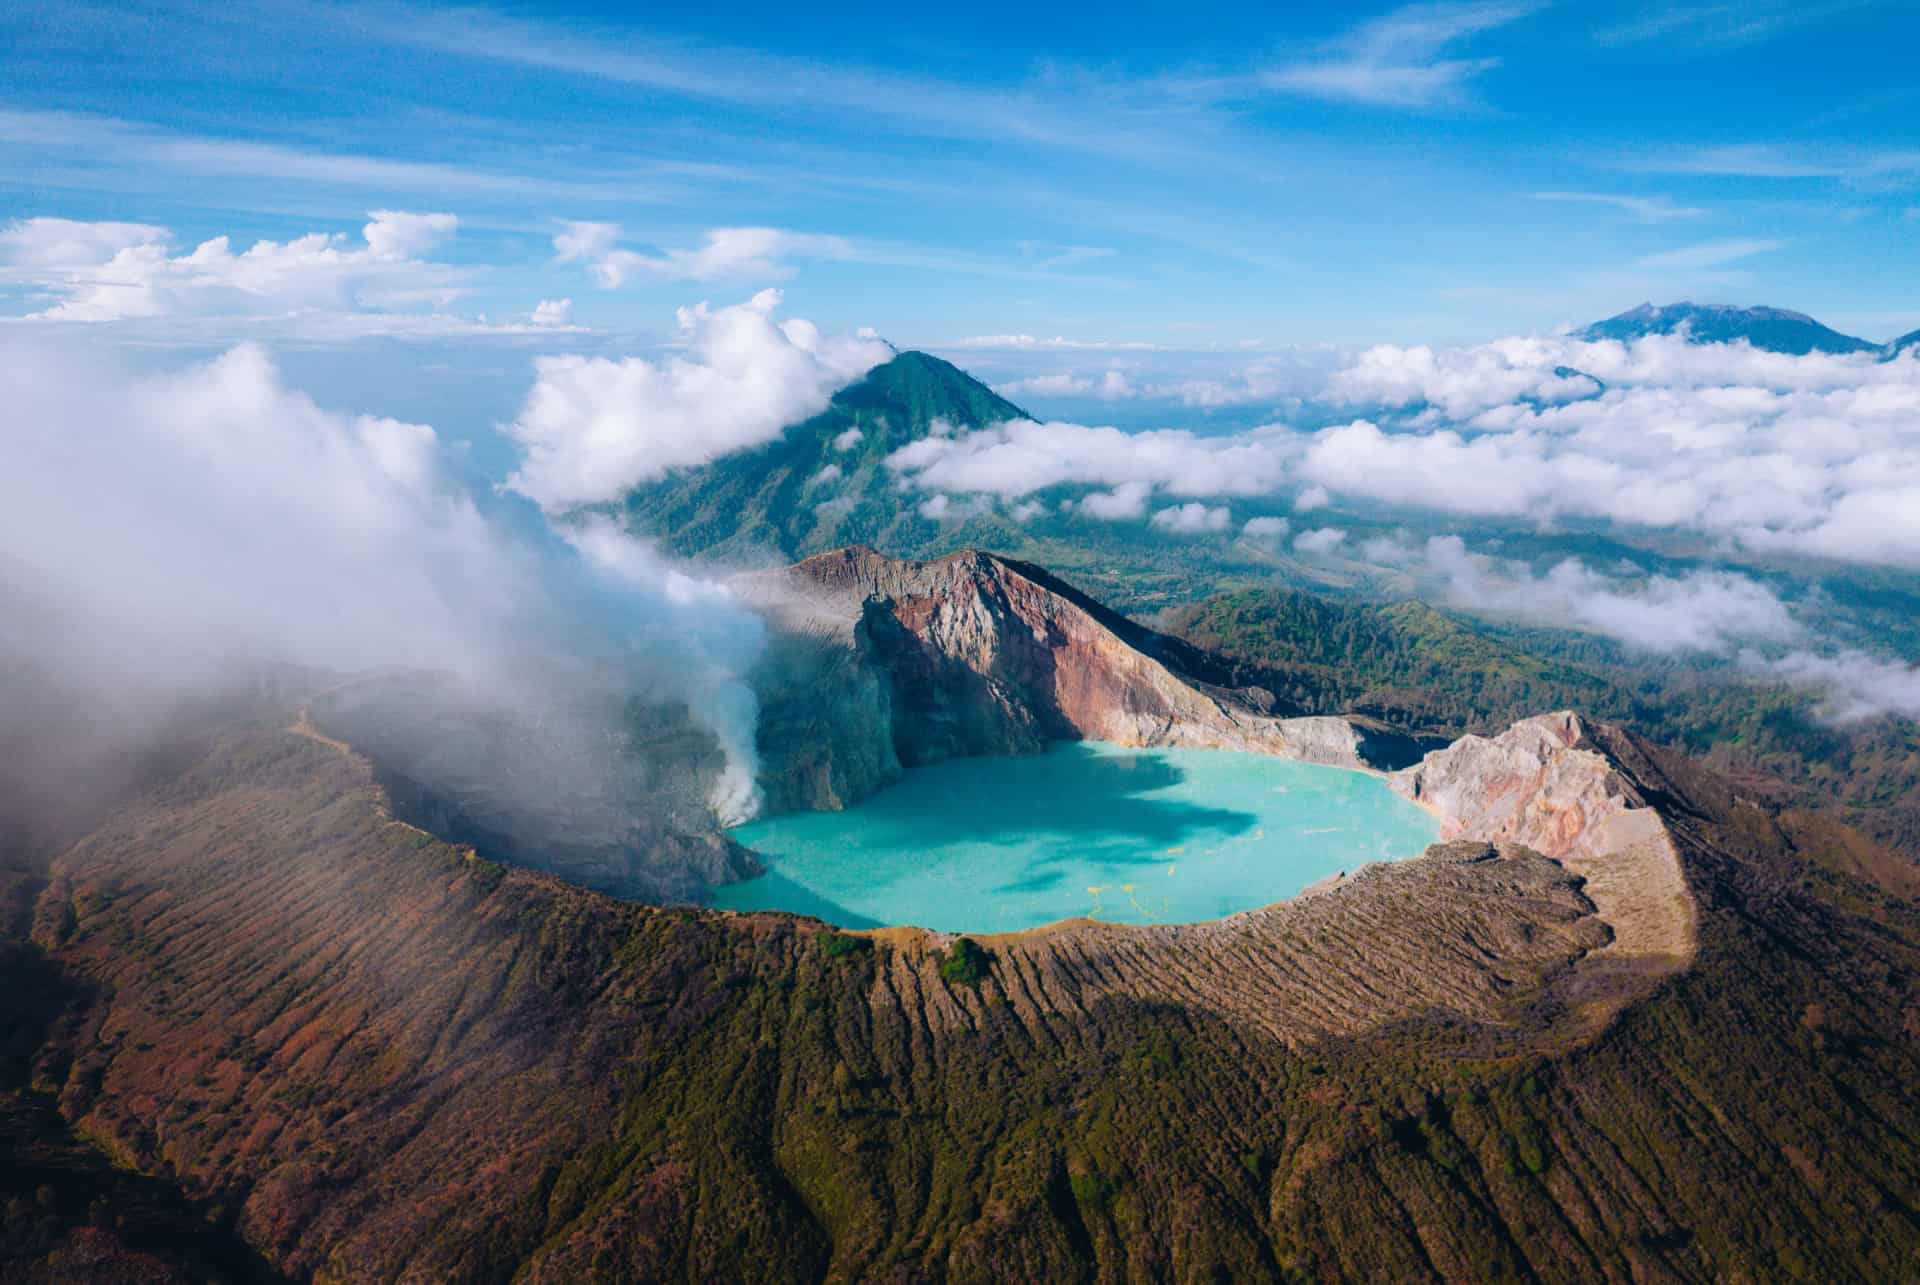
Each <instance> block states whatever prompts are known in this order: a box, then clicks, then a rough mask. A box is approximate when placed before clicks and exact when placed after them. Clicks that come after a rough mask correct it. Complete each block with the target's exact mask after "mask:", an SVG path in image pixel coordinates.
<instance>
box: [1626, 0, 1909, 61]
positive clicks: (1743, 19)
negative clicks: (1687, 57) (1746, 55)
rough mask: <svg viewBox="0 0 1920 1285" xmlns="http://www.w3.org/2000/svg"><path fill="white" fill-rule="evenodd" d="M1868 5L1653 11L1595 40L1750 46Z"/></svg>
mask: <svg viewBox="0 0 1920 1285" xmlns="http://www.w3.org/2000/svg"><path fill="white" fill-rule="evenodd" d="M1872 3H1873V0H1827V2H1826V3H1823V4H1806V3H1800V2H1798V0H1716V2H1715V3H1712V4H1690V5H1656V6H1653V7H1652V8H1649V9H1645V10H1643V11H1642V12H1640V13H1639V14H1637V15H1635V16H1634V17H1632V18H1630V19H1628V20H1627V21H1625V22H1620V23H1616V24H1613V25H1611V26H1606V27H1602V28H1600V29H1599V30H1597V31H1595V32H1594V39H1595V40H1598V41H1599V42H1600V43H1601V44H1607V45H1631V44H1644V43H1648V42H1655V41H1657V42H1659V43H1660V44H1661V45H1662V46H1663V47H1665V48H1668V49H1678V50H1682V51H1691V50H1696V49H1697V50H1714V49H1728V48H1734V47H1737V46H1740V45H1755V44H1760V43H1762V42H1764V41H1768V40H1772V39H1774V38H1775V37H1777V36H1783V35H1785V34H1786V33H1787V32H1789V31H1792V30H1794V29H1795V28H1798V27H1803V26H1806V25H1808V24H1810V23H1816V22H1828V21H1831V20H1833V19H1834V18H1837V17H1840V16H1841V15H1843V14H1846V13H1849V12H1853V11H1858V10H1861V9H1866V8H1869V7H1871V5H1872Z"/></svg>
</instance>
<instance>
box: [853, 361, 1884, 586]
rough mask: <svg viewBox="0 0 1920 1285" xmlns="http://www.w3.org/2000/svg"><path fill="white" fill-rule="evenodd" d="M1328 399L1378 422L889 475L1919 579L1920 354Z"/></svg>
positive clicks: (1331, 395) (971, 443) (1556, 368)
mask: <svg viewBox="0 0 1920 1285" xmlns="http://www.w3.org/2000/svg"><path fill="white" fill-rule="evenodd" d="M1323 397H1324V398H1325V399H1327V400H1330V401H1331V402H1332V403H1334V404H1345V405H1347V406H1349V407H1352V408H1355V409H1365V410H1367V411H1369V412H1370V413H1369V414H1368V415H1366V416H1363V417H1361V418H1357V419H1353V420H1351V421H1350V422H1347V423H1342V424H1336V425H1334V426H1331V427H1327V428H1321V429H1317V430H1301V429H1293V428H1289V427H1287V426H1284V425H1270V426H1267V427H1264V428H1259V429H1254V430H1250V431H1247V432H1241V433H1234V434H1229V435H1213V436H1205V435H1199V434H1195V433H1190V432H1185V431H1180V430H1163V431H1159V432H1146V433H1123V432H1120V431H1119V430H1117V429H1108V428H1098V427H1091V426H1088V425H1083V424H1074V423H1062V422H1052V423H1036V422H1032V421H1019V422H1015V423H1010V424H1003V425H998V426H996V427H993V428H990V429H984V430H981V431H978V432H973V433H966V434H958V435H954V436H951V437H946V438H941V439H938V440H932V441H927V442H919V443H915V444H913V445H911V446H909V447H906V448H903V449H902V450H901V451H900V452H898V453H896V455H895V456H894V457H893V458H892V460H891V463H892V465H893V467H894V468H895V469H896V470H897V471H898V472H899V474H900V475H901V477H902V478H903V479H904V480H905V481H906V482H907V483H909V484H910V485H912V486H915V487H918V488H921V489H924V490H929V491H945V492H952V493H955V494H964V493H971V494H990V495H994V496H997V497H1000V498H1002V499H1006V498H1013V497H1024V496H1028V495H1031V494H1033V493H1034V492H1036V491H1040V490H1044V489H1046V488H1048V487H1052V486H1060V485H1067V484H1077V485H1084V486H1096V487H1106V488H1112V487H1118V486H1122V485H1126V486H1132V487H1136V488H1138V487H1145V488H1147V495H1148V500H1149V503H1150V501H1151V497H1153V496H1155V495H1159V494H1162V493H1164V494H1166V495H1169V496H1174V497H1178V498H1180V499H1183V500H1187V499H1192V500H1206V499H1210V498H1227V497H1241V498H1251V497H1255V496H1266V497H1284V496H1287V495H1308V494H1320V493H1324V494H1326V495H1328V496H1330V497H1334V498H1338V499H1340V500H1344V501H1345V502H1346V503H1348V504H1349V505H1353V504H1366V503H1378V504H1386V505H1396V506H1405V507H1407V508H1414V509H1425V510H1429V511H1432V512H1435V513H1442V514H1454V515H1460V516H1481V517H1499V518H1505V519H1519V520H1522V521H1532V522H1534V523H1536V524H1538V525H1540V526H1542V527H1546V526H1550V525H1551V524H1553V523H1554V522H1556V521H1559V520H1561V519H1565V518H1579V519H1600V520H1605V521H1610V522H1615V523H1619V524H1621V525H1622V526H1624V527H1639V528H1646V529H1659V530H1682V531H1691V532H1695V533H1698V534H1701V535H1705V536H1708V537H1710V538H1712V539H1713V540H1716V541H1718V542H1721V543H1722V544H1724V545H1725V546H1726V547H1727V548H1728V549H1729V550H1730V551H1745V552H1748V553H1752V554H1803V555H1811V556H1819V557H1827V558H1834V559H1838V560H1842V561H1850V562H1858V563H1869V564H1882V565H1889V566H1898V567H1905V568H1920V354H1916V353H1909V354H1906V355H1903V356H1901V357H1900V358H1898V359H1895V360H1882V359H1880V358H1879V357H1878V356H1876V355H1873V354H1864V355H1855V356H1833V355H1828V354H1818V353H1816V354H1811V355H1808V356H1805V357H1791V356H1785V355H1782V354H1778V353H1769V352H1762V351H1758V350H1755V349H1751V348H1749V347H1747V346H1745V345H1699V344H1690V343H1687V342H1686V341H1685V340H1683V339H1680V338H1672V337H1653V338H1648V339H1641V340H1636V341H1634V342H1632V343H1626V344H1622V343H1616V342H1611V341H1608V342H1603V343H1584V342H1580V341H1577V340H1572V339H1560V338H1535V339H1514V340H1502V341H1499V342H1497V343H1493V344H1487V345H1482V346H1480V347H1478V348H1469V349H1458V350H1434V349H1429V348H1396V347H1381V348H1374V349H1371V350H1369V351H1367V352H1365V353H1362V354H1360V355H1359V356H1358V357H1357V358H1356V359H1355V360H1354V361H1353V362H1352V363H1350V364H1349V365H1348V366H1347V367H1345V368H1344V369H1342V370H1340V371H1339V372H1337V373H1336V374H1335V375H1334V376H1333V378H1332V380H1331V383H1330V385H1329V386H1328V387H1327V388H1326V389H1325V390H1324V392H1323ZM1135 507H1136V508H1137V509H1138V510H1139V511H1141V512H1144V511H1145V509H1146V508H1147V507H1148V506H1147V505H1140V506H1135Z"/></svg>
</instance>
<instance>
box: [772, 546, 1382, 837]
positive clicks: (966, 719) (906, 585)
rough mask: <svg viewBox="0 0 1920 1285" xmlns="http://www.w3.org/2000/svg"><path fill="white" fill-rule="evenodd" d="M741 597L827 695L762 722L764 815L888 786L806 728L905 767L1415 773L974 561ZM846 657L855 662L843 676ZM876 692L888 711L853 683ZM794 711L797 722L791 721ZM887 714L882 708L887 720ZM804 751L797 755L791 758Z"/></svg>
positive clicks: (799, 698)
mask: <svg viewBox="0 0 1920 1285" xmlns="http://www.w3.org/2000/svg"><path fill="white" fill-rule="evenodd" d="M735 585H736V587H737V588H738V590H739V591H740V593H741V594H742V596H743V597H745V598H746V599H747V601H749V602H750V603H753V604H754V605H756V606H757V607H759V608H760V609H761V610H762V611H764V612H765V613H766V614H767V615H768V617H769V618H770V619H771V620H772V621H774V623H775V625H776V627H777V630H778V631H779V632H780V633H782V634H784V635H785V636H786V637H787V638H789V639H794V640H800V639H804V640H807V641H808V643H809V644H810V645H811V646H812V648H813V649H814V652H813V656H814V665H815V667H816V669H817V672H818V673H820V674H821V675H823V676H824V677H826V679H827V681H821V682H807V681H799V682H795V681H793V680H791V679H790V678H789V679H787V680H786V681H785V682H784V685H783V687H781V688H777V689H776V690H775V691H774V693H773V694H772V695H771V696H770V697H769V696H768V695H767V694H765V693H763V698H762V703H763V709H764V710H765V711H766V713H765V717H766V719H767V720H768V725H769V726H770V727H771V728H772V729H773V735H772V736H769V735H767V734H765V733H763V736H762V746H761V748H762V756H763V760H764V762H765V765H766V767H765V770H766V777H765V779H764V781H763V787H764V789H765V792H766V794H767V796H768V797H769V799H772V800H778V801H781V802H782V803H785V804H787V805H788V806H835V805H843V804H844V803H846V802H850V801H852V799H853V798H857V797H858V795H859V793H861V792H863V791H862V790H861V788H860V787H861V784H862V783H865V782H870V783H877V784H884V783H885V781H886V780H888V779H890V776H889V769H890V767H891V764H889V763H888V762H887V758H886V755H885V754H884V753H881V754H875V753H873V752H872V751H871V750H870V749H864V748H863V746H862V743H861V741H860V740H859V738H857V737H855V738H848V737H845V736H840V735H836V734H835V732H832V731H828V732H825V733H824V734H820V735H815V736H813V737H811V738H799V737H794V736H791V735H788V734H786V733H784V732H783V731H781V729H782V728H783V727H785V726H787V725H788V724H790V723H794V722H804V721H806V720H807V719H809V718H810V719H812V720H813V722H815V723H816V724H825V725H828V726H829V727H831V728H835V729H840V728H846V727H849V726H851V727H853V728H854V729H856V730H859V731H862V732H865V733H867V734H869V735H871V736H874V737H884V738H886V739H887V740H888V741H890V743H891V746H892V751H893V757H894V758H895V759H897V761H898V763H900V764H904V765H907V766H912V765H915V764H921V763H930V762H936V761H939V760H941V759H945V758H951V757H954V756H956V755H964V754H1029V753H1036V752H1038V751H1039V750H1040V749H1042V748H1043V747H1044V746H1045V745H1046V743H1047V742H1049V741H1055V740H1102V741H1112V742H1115V743H1117V744H1121V745H1136V746H1193V747H1205V748H1217V749H1231V750H1242V751H1250V752H1255V753H1264V754H1279V755H1284V756H1286V757H1290V758H1298V759H1302V760H1305V761H1307V762H1313V763H1327V764H1334V765H1337V766H1342V767H1366V768H1384V767H1392V766H1398V765H1399V764H1401V763H1403V762H1407V761H1409V760H1410V759H1411V758H1412V757H1413V755H1414V754H1415V753H1416V752H1417V750H1416V749H1415V745H1414V742H1413V741H1411V740H1410V739H1409V738H1406V737H1402V736H1399V735H1397V734H1396V733H1394V732H1392V731H1391V730H1390V729H1388V728H1385V727H1383V726H1380V725H1379V724H1376V723H1372V722H1370V721H1368V720H1364V719H1357V718H1342V717H1308V718H1286V717H1278V716H1276V715H1275V714H1274V713H1272V712H1270V707H1271V700H1270V698H1267V697H1266V695H1265V693H1260V692H1253V691H1244V692H1243V691H1234V690H1230V689H1226V688H1221V687H1215V686H1210V685H1208V684H1207V683H1205V682H1204V681H1202V680H1200V679H1199V678H1197V677H1194V676H1192V675H1190V674H1188V673H1185V672H1182V670H1181V668H1180V663H1181V661H1182V660H1183V659H1192V658H1191V657H1189V656H1187V654H1186V653H1187V652H1189V651H1190V650H1191V649H1187V648H1185V647H1184V644H1179V643H1177V642H1176V641H1175V640H1172V639H1168V638H1164V637H1162V636H1160V635H1158V634H1155V633H1153V632H1152V631H1150V630H1147V629H1145V628H1143V627H1141V626H1139V625H1136V624H1134V623H1133V622H1131V621H1128V620H1126V619H1124V618H1123V617H1120V616H1117V615H1115V614H1114V613H1112V612H1109V611H1107V610H1106V609H1104V608H1102V607H1101V606H1100V605H1099V604H1097V603H1095V602H1094V601H1092V600H1091V599H1089V598H1087V597H1086V596H1085V595H1083V594H1081V593H1079V592H1078V591H1076V590H1074V589H1073V588H1072V587H1071V586H1069V585H1067V584H1065V583H1064V582H1062V581H1060V580H1057V579H1056V578H1054V577H1053V576H1051V575H1049V574H1048V573H1046V572H1045V571H1042V570H1041V569H1040V568H1038V567H1033V566H1029V565H1027V564H1024V563H1019V562H1014V561H1011V560H1008V559H1004V558H999V557H996V556H994V555H992V554H987V553H980V552H977V551H973V550H966V551H962V552H959V553H955V554H952V555H949V556H948V557H945V558H939V559H936V560H933V561H930V562H913V561H906V560H901V559H896V558H888V557H885V556H883V555H881V554H878V553H875V552H874V551H873V550H872V549H868V548H864V547H855V548H848V549H839V550H835V551H834V552H831V553H824V554H820V555H818V556H816V557H813V558H809V559H807V560H806V561H804V562H800V563H798V564H796V565H794V566H792V567H788V568H785V569H782V570H779V571H772V572H764V573H757V574H753V575H748V576H743V577H740V578H738V579H737V580H736V581H735ZM849 656H851V657H852V659H851V660H849V659H848V658H849ZM862 669H864V670H867V671H871V672H876V673H878V674H879V675H881V676H883V681H884V686H885V689H886V692H887V698H886V700H885V701H884V702H882V701H881V700H880V699H878V697H877V695H876V694H875V693H874V692H873V691H871V690H870V688H869V686H868V685H866V684H864V683H862V682H859V681H855V679H854V677H853V676H852V672H851V671H856V670H862ZM796 705H798V706H800V707H801V708H800V710H799V711H796V710H795V706H796ZM883 705H884V708H883ZM796 749H800V750H803V751H804V752H802V753H796V752H795V751H796Z"/></svg>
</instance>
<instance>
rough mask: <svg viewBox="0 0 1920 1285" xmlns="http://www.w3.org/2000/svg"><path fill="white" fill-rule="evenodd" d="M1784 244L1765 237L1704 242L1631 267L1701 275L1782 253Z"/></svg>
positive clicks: (1664, 253) (1663, 251)
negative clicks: (1777, 252) (1762, 255)
mask: <svg viewBox="0 0 1920 1285" xmlns="http://www.w3.org/2000/svg"><path fill="white" fill-rule="evenodd" d="M1786 246H1787V243H1786V242H1785V241H1775V240H1771V239H1768V238H1765V237H1733V238H1729V239H1726V240H1722V241H1703V242H1701V243H1700V244H1698V245H1686V246H1681V247H1680V248H1679V249H1677V250H1662V251H1661V252H1660V253H1658V254H1649V255H1645V256H1643V257H1642V258H1639V259H1636V260H1635V261H1634V266H1635V267H1637V268H1643V269H1646V270H1648V271H1653V272H1700V271H1704V270H1706V269H1708V268H1719V267H1724V266H1725V265H1727V264H1729V263H1738V262H1739V261H1740V260H1742V259H1751V258H1752V257H1753V256H1754V255H1756V254H1770V253H1772V252H1773V251H1775V250H1784V249H1785V248H1786Z"/></svg>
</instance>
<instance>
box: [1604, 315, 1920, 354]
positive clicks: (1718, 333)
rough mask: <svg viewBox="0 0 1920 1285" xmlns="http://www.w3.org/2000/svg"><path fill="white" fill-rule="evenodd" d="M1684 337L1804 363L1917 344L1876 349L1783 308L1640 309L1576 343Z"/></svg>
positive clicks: (1908, 340)
mask: <svg viewBox="0 0 1920 1285" xmlns="http://www.w3.org/2000/svg"><path fill="white" fill-rule="evenodd" d="M1676 334H1677V335H1685V336H1686V337H1687V338H1688V339H1690V340H1692V341H1693V342H1695V343H1702V344H1730V343H1735V342H1738V341H1739V340H1742V339H1744V340H1746V341H1747V342H1748V343H1750V344H1752V345H1753V346H1754V347H1755V348H1759V349H1762V350H1764V351H1766V352H1777V353H1787V354H1790V355H1792V356H1796V357H1804V356H1805V355H1807V354H1808V353H1813V352H1822V353H1855V352H1886V353H1888V354H1889V355H1891V354H1892V353H1894V352H1897V351H1898V350H1899V349H1900V347H1901V346H1903V345H1905V344H1908V343H1912V342H1914V341H1915V340H1916V339H1920V331H1916V332H1915V333H1914V334H1912V335H1908V336H1906V337H1905V338H1904V339H1896V340H1895V341H1894V342H1893V343H1892V344H1887V345H1884V346H1883V345H1881V344H1876V343H1872V342H1870V341H1868V340H1865V339H1861V338H1859V337H1857V336H1855V335H1846V334H1842V333H1840V332H1839V331H1838V330H1835V329H1833V328H1832V327H1830V326H1824V325H1822V324H1821V323H1819V322H1818V321H1815V320H1814V319H1813V318H1812V317H1809V316H1808V315H1807V314H1806V313H1804V312H1793V311H1790V310H1788V309H1786V308H1768V307H1754V308H1739V307H1735V306H1733V305H1731V304H1700V303H1686V302H1683V303H1670V304H1666V305H1663V306H1656V305H1654V304H1652V303H1643V304H1641V305H1640V306H1639V307H1637V308H1629V309H1628V310H1627V311H1625V312H1623V313H1620V314H1619V315H1618V316H1613V317H1608V318H1607V319H1606V320H1604V321H1596V322H1594V323H1593V324H1592V325H1590V326H1588V327H1587V328H1586V329H1584V330H1582V331H1579V332H1578V334H1577V336H1576V337H1577V338H1580V339H1584V340H1587V341H1588V342H1596V341H1598V340H1602V339H1618V340H1622V341H1625V340H1629V339H1644V338H1646V337H1647V336H1648V335H1676Z"/></svg>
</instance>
